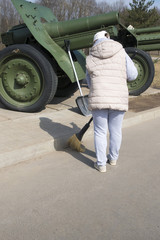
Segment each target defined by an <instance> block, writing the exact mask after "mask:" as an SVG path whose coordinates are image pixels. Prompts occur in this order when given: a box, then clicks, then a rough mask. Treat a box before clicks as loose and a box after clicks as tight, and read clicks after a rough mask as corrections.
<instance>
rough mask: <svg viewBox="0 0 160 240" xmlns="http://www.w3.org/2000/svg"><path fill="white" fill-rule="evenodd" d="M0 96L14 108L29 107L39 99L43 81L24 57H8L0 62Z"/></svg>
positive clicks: (33, 65)
mask: <svg viewBox="0 0 160 240" xmlns="http://www.w3.org/2000/svg"><path fill="white" fill-rule="evenodd" d="M0 73H1V74H0V75H1V81H0V94H1V96H2V97H3V98H4V99H5V100H6V101H7V102H9V103H10V104H13V105H14V106H21V107H23V106H30V105H32V104H34V103H35V102H36V101H37V99H39V97H40V95H41V92H42V90H43V85H44V79H43V78H42V75H41V73H40V69H39V70H38V69H37V66H36V64H35V63H34V62H33V61H31V59H29V58H27V57H26V56H24V55H19V56H17V55H13V54H12V55H10V56H8V57H6V58H4V59H3V61H1V62H0Z"/></svg>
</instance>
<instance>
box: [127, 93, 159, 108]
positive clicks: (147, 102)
mask: <svg viewBox="0 0 160 240" xmlns="http://www.w3.org/2000/svg"><path fill="white" fill-rule="evenodd" d="M159 106H160V93H157V94H152V95H146V96H137V97H133V98H130V99H129V111H131V112H141V111H145V110H148V109H151V108H155V107H159Z"/></svg>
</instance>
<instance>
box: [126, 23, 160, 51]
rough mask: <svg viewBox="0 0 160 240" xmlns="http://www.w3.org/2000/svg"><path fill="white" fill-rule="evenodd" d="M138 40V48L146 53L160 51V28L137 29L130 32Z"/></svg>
mask: <svg viewBox="0 0 160 240" xmlns="http://www.w3.org/2000/svg"><path fill="white" fill-rule="evenodd" d="M130 32H131V33H132V34H133V35H134V36H135V38H136V40H137V48H139V49H141V50H144V51H155V50H160V27H159V26H158V27H148V28H137V29H136V28H135V29H132V30H130Z"/></svg>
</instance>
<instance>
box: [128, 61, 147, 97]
mask: <svg viewBox="0 0 160 240" xmlns="http://www.w3.org/2000/svg"><path fill="white" fill-rule="evenodd" d="M133 62H134V64H135V66H136V68H137V70H138V77H137V78H136V80H134V81H131V82H129V83H128V90H129V92H132V91H135V90H138V89H140V88H141V87H142V86H143V85H144V84H145V83H146V82H147V79H148V71H149V69H148V66H147V64H146V62H145V61H144V59H143V58H141V57H140V56H138V57H137V59H136V60H135V59H134V60H133Z"/></svg>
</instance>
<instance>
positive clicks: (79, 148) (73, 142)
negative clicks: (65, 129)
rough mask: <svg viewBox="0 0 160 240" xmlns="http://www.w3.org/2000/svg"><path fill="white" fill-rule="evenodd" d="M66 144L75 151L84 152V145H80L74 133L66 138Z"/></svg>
mask: <svg viewBox="0 0 160 240" xmlns="http://www.w3.org/2000/svg"><path fill="white" fill-rule="evenodd" d="M68 145H69V146H70V147H71V148H72V149H73V150H76V151H77V152H84V151H85V147H84V146H82V145H81V142H80V141H79V139H78V138H77V136H76V134H74V135H73V136H71V137H70V138H69V140H68Z"/></svg>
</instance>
